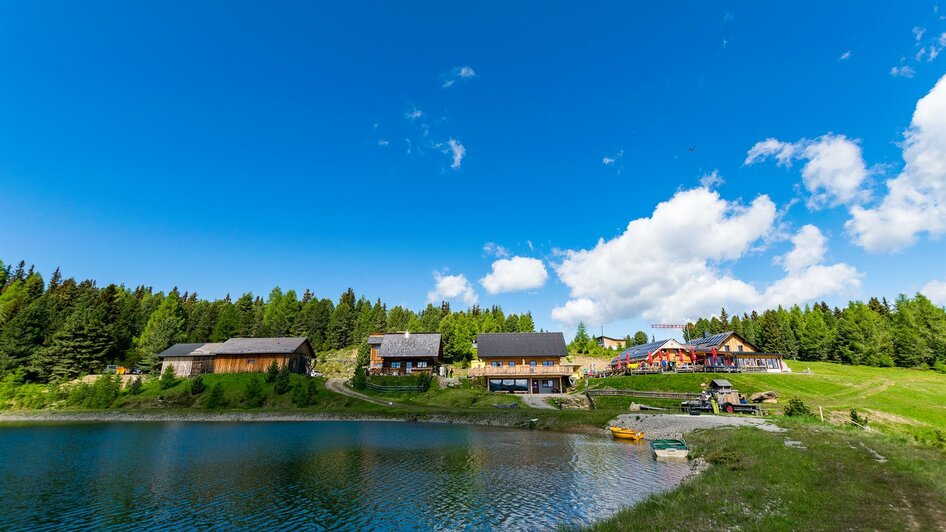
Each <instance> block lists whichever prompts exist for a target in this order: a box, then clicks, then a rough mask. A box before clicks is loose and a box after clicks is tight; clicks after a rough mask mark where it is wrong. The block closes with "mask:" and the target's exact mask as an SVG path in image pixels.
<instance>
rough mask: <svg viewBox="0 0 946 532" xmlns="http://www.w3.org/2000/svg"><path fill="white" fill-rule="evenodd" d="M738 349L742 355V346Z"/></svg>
mask: <svg viewBox="0 0 946 532" xmlns="http://www.w3.org/2000/svg"><path fill="white" fill-rule="evenodd" d="M737 349H739V352H740V353H742V346H741V345H740V346H739V347H738V348H737Z"/></svg>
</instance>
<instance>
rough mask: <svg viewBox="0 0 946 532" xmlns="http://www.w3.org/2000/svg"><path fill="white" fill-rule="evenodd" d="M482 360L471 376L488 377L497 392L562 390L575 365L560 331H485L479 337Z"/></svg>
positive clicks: (471, 372)
mask: <svg viewBox="0 0 946 532" xmlns="http://www.w3.org/2000/svg"><path fill="white" fill-rule="evenodd" d="M476 350H477V352H476V357H477V359H478V363H477V365H476V366H475V367H471V368H470V373H469V375H470V377H484V378H485V379H486V387H487V388H488V389H489V390H490V391H493V392H510V393H561V392H563V391H564V390H565V388H566V387H567V386H568V384H569V380H568V378H569V377H570V376H571V375H572V374H574V371H575V368H574V366H571V365H566V364H563V363H562V359H563V358H565V357H566V356H568V348H567V347H566V346H565V337H564V336H563V335H562V333H560V332H548V333H546V332H543V333H483V334H478V335H477V336H476Z"/></svg>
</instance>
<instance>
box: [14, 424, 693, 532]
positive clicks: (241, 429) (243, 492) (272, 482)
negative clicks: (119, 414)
mask: <svg viewBox="0 0 946 532" xmlns="http://www.w3.org/2000/svg"><path fill="white" fill-rule="evenodd" d="M0 457H2V462H0V480H2V483H0V515H4V516H5V518H6V519H5V522H4V527H12V528H29V529H32V530H36V529H45V528H50V529H51V528H56V529H64V528H65V529H70V528H76V529H77V528H115V529H130V528H135V529H140V528H148V529H180V528H182V527H184V528H209V529H233V528H264V527H265V528H267V529H296V528H310V529H351V530H355V529H358V530H362V529H405V528H408V529H418V528H420V529H502V530H509V529H552V528H555V527H557V526H560V525H582V524H589V523H591V522H594V521H596V520H599V519H601V518H604V517H606V516H608V515H610V514H612V513H614V512H616V511H617V510H618V509H619V508H620V507H622V506H625V505H628V504H632V503H634V502H635V501H637V500H640V499H642V498H644V497H646V496H647V495H648V494H650V493H652V492H654V491H657V490H661V489H665V488H667V487H670V486H672V485H674V484H676V483H677V482H679V481H680V480H681V479H682V478H683V476H684V475H685V474H686V472H687V466H686V464H685V463H656V462H654V461H653V460H652V459H651V458H650V455H649V450H648V449H647V447H646V446H641V445H626V444H624V443H622V442H615V441H611V440H610V439H608V438H603V437H595V436H586V435H574V434H558V433H548V432H539V431H522V430H512V429H498V428H488V427H469V426H458V425H432V424H407V423H368V422H310V423H249V424H223V423H216V424H214V423H206V424H201V423H155V424H124V425H120V424H71V425H59V426H48V425H46V426H26V427H2V428H0Z"/></svg>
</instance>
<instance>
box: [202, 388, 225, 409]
mask: <svg viewBox="0 0 946 532" xmlns="http://www.w3.org/2000/svg"><path fill="white" fill-rule="evenodd" d="M204 406H206V407H207V408H220V407H222V406H226V398H225V397H224V396H223V387H222V386H220V383H219V382H218V383H217V384H214V385H213V386H211V387H210V394H209V395H208V396H207V402H206V403H204Z"/></svg>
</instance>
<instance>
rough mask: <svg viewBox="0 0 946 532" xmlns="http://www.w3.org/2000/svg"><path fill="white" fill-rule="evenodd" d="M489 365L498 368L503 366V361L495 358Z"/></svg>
mask: <svg viewBox="0 0 946 532" xmlns="http://www.w3.org/2000/svg"><path fill="white" fill-rule="evenodd" d="M489 365H490V366H493V367H494V368H498V367H500V366H502V365H503V363H502V362H498V361H496V360H494V361H492V362H490V363H489Z"/></svg>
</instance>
